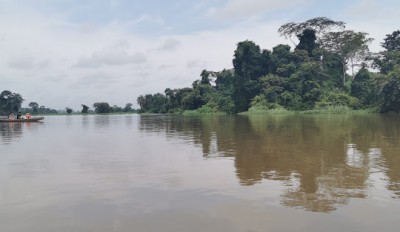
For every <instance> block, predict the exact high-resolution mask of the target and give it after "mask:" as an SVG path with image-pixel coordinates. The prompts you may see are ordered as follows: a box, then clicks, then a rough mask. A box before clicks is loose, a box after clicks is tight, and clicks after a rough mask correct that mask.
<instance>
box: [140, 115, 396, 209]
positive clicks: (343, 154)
mask: <svg viewBox="0 0 400 232" xmlns="http://www.w3.org/2000/svg"><path fill="white" fill-rule="evenodd" d="M140 129H141V130H143V131H146V132H149V133H160V132H165V133H166V136H167V138H171V139H176V138H180V139H183V140H190V141H193V142H194V143H195V144H198V145H201V147H202V149H203V154H204V156H205V157H206V158H213V157H233V158H234V160H235V167H236V175H237V177H238V179H239V181H240V183H241V184H242V185H246V186H249V185H254V184H257V183H260V182H262V181H264V180H278V181H281V182H282V183H283V184H284V185H285V186H287V187H286V190H285V191H284V193H283V194H282V201H281V202H282V204H284V205H286V206H290V207H300V208H304V209H306V210H310V211H316V212H329V211H333V210H335V209H336V207H337V206H338V205H340V204H346V203H347V202H348V201H349V199H350V198H365V197H367V195H368V188H369V184H370V183H369V181H368V180H369V178H370V177H371V175H372V174H373V173H374V172H382V173H384V174H385V175H386V176H387V179H388V184H387V189H388V190H390V191H392V192H393V194H394V197H400V169H398V167H399V166H400V155H399V154H400V147H399V145H398V141H397V140H396V139H397V138H399V135H400V120H399V117H398V116H381V115H337V116H327V115H323V116H307V115H271V116H240V115H239V116H202V117H179V116H165V115H164V116H159V115H153V116H151V115H146V116H144V115H142V116H141V117H140Z"/></svg>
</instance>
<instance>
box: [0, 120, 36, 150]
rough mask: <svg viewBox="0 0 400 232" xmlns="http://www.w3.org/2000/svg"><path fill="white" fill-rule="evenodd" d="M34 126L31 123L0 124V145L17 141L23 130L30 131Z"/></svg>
mask: <svg viewBox="0 0 400 232" xmlns="http://www.w3.org/2000/svg"><path fill="white" fill-rule="evenodd" d="M34 124H37V123H31V122H25V123H21V122H10V123H4V122H3V123H1V122H0V134H1V143H0V144H4V145H6V144H10V143H11V142H13V141H14V140H18V138H20V137H21V136H22V134H23V131H24V130H28V131H31V130H32V129H34V128H35V126H34Z"/></svg>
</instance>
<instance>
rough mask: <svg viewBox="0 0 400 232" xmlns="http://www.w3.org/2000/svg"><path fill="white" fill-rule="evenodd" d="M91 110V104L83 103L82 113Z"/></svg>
mask: <svg viewBox="0 0 400 232" xmlns="http://www.w3.org/2000/svg"><path fill="white" fill-rule="evenodd" d="M88 112H89V106H87V105H84V104H82V110H81V113H82V114H87V113H88Z"/></svg>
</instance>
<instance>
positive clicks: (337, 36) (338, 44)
mask: <svg viewBox="0 0 400 232" xmlns="http://www.w3.org/2000/svg"><path fill="white" fill-rule="evenodd" d="M367 36H368V34H367V33H365V32H355V31H352V30H345V31H339V32H329V33H326V34H325V35H324V36H323V37H322V38H321V47H322V49H324V50H325V51H328V52H330V53H331V54H333V56H334V57H335V58H336V59H337V60H339V61H340V62H341V63H342V72H343V85H344V83H345V81H346V71H347V66H348V65H350V68H351V71H352V77H354V67H355V65H356V64H357V62H359V61H363V60H364V59H365V58H366V57H367V56H368V55H369V48H368V44H369V43H370V42H371V41H372V40H373V39H372V38H368V37H367Z"/></svg>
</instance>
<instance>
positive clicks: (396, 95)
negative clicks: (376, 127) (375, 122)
mask: <svg viewBox="0 0 400 232" xmlns="http://www.w3.org/2000/svg"><path fill="white" fill-rule="evenodd" d="M389 77H390V80H389V81H388V83H387V84H386V85H385V86H384V87H383V89H382V97H383V103H382V106H381V112H400V66H396V67H395V68H394V71H392V72H391V73H390V74H389Z"/></svg>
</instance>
